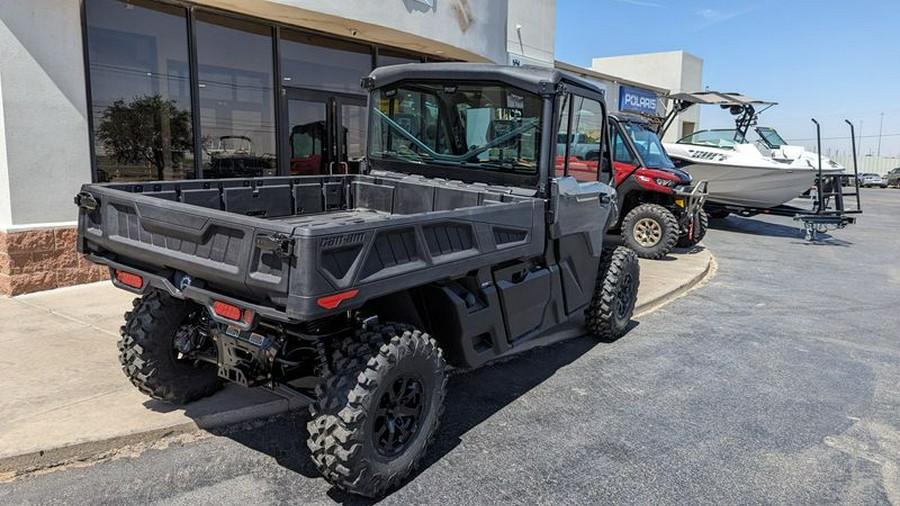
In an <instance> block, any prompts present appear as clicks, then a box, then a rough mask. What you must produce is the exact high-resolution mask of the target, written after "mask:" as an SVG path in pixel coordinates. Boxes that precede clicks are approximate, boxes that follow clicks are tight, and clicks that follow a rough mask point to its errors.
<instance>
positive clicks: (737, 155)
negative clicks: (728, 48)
mask: <svg viewBox="0 0 900 506" xmlns="http://www.w3.org/2000/svg"><path fill="white" fill-rule="evenodd" d="M668 98H669V99H670V100H671V102H672V105H671V108H670V110H669V112H668V113H667V114H666V116H665V117H664V118H663V119H662V120H661V121H660V122H659V128H658V133H659V136H660V137H662V135H664V134H665V132H666V130H668V128H669V127H670V126H671V125H672V124H673V123H674V121H675V118H676V117H678V115H679V114H681V113H682V112H684V111H685V110H687V109H689V108H690V107H693V106H695V105H718V106H719V107H721V108H723V109H728V111H729V112H730V113H731V114H732V115H733V116H735V128H733V129H716V130H701V131H698V132H694V133H692V134H690V135H687V136H685V137H683V138H682V139H680V140H678V141H677V142H675V143H664V147H665V149H666V152H667V153H668V155H669V157H670V158H671V159H672V161H673V162H674V163H675V166H676V167H678V168H679V169H682V170H684V171H685V172H687V173H688V174H690V175H691V176H692V177H693V178H695V179H703V180H706V181H709V196H708V198H707V203H706V206H705V207H706V209H707V212H708V213H709V215H710V216H711V217H724V216H727V215H728V214H729V213H737V214H740V215H742V216H754V215H756V214H761V213H764V214H776V215H782V216H792V217H794V219H796V220H798V221H802V222H803V224H804V228H805V229H806V236H807V238H808V239H812V238H815V235H816V233H818V232H823V231H824V230H825V229H827V228H829V227H831V228H843V227H844V226H846V225H847V224H850V223H853V222H854V221H855V218H853V217H851V216H849V215H851V214H857V213H860V212H862V211H861V205H860V201H859V190H858V188H857V189H856V191H855V192H852V193H849V192H848V193H845V192H843V190H842V188H841V177H842V176H843V173H844V167H843V166H841V165H840V164H838V163H835V162H834V161H832V160H830V159H828V158H826V157H824V156H822V155H821V154H820V153H821V152H822V146H821V132H820V128H819V123H818V122H817V121H816V120H815V119H813V120H812V121H813V123H815V124H816V139H817V142H818V152H812V151H808V150H806V148H804V147H803V146H792V145H790V144H788V143H787V142H785V141H784V139H783V138H782V137H781V136H780V135H779V134H778V132H777V131H776V130H775V129H774V128H770V127H760V126H758V120H759V114H760V113H761V112H763V111H765V110H766V109H768V108H770V107H772V106H774V105H777V104H776V103H775V102H768V101H764V100H757V99H753V98H750V97H747V96H744V95H741V94H740V93H724V92H716V91H702V92H694V93H675V94H671V95H669V96H668ZM847 124H848V125H850V130H851V135H852V133H853V125H852V124H850V122H849V121H847ZM751 129H752V130H751ZM851 138H852V137H851ZM853 153H854V160H855V158H856V146H855V139H854V146H853ZM853 170H854V174H855V173H856V171H857V167H856V165H855V163H854V168H853ZM854 179H856V178H854ZM803 194H806V195H810V196H811V197H812V195H811V194H814V198H811V200H812V208H811V209H803V208H799V207H794V206H790V205H787V203H788V202H790V201H791V200H793V199H795V198H797V197H799V196H801V195H803ZM850 196H855V197H856V206H855V209H849V208H848V207H847V206H846V205H845V200H844V197H850Z"/></svg>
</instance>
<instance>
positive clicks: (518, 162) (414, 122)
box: [369, 81, 542, 175]
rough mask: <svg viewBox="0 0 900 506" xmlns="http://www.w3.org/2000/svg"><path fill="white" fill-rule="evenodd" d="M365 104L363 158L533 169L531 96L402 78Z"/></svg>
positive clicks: (535, 108) (536, 100) (534, 102)
mask: <svg viewBox="0 0 900 506" xmlns="http://www.w3.org/2000/svg"><path fill="white" fill-rule="evenodd" d="M369 103H370V104H371V105H372V107H371V110H370V111H369V115H370V117H371V127H370V135H369V142H370V147H371V149H370V150H369V160H374V161H380V162H391V163H395V162H411V163H414V164H423V163H432V164H436V165H449V166H455V167H465V168H467V169H473V170H474V169H487V170H499V171H506V172H511V173H512V172H515V173H520V174H527V175H534V174H536V173H537V162H538V160H539V148H540V146H539V139H540V127H541V125H540V116H541V104H542V102H541V98H540V97H539V96H538V95H536V94H533V93H529V92H527V91H524V90H520V89H518V88H514V87H512V86H505V85H499V84H498V85H495V84H473V83H454V82H444V83H434V82H428V81H425V82H406V83H404V84H403V85H401V86H400V87H398V88H394V89H380V90H376V91H375V92H374V94H373V96H372V98H371V99H370V101H369ZM451 129H454V130H455V133H456V134H457V135H452V136H451V135H449V132H450V131H451Z"/></svg>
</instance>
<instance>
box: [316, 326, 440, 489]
mask: <svg viewBox="0 0 900 506" xmlns="http://www.w3.org/2000/svg"><path fill="white" fill-rule="evenodd" d="M334 362H335V363H334V366H333V370H332V371H330V372H329V373H327V374H326V377H325V378H324V381H323V383H322V385H321V386H320V387H319V388H318V389H317V392H316V393H317V401H316V402H315V403H314V404H313V405H312V406H310V412H311V414H312V420H311V421H310V422H309V424H308V425H307V428H308V430H309V440H308V441H307V446H309V449H310V452H311V456H312V460H313V463H314V464H315V465H316V467H317V468H318V470H319V472H320V473H322V475H323V476H324V477H325V478H326V479H328V481H330V482H331V483H333V484H334V485H337V486H338V487H340V488H342V489H344V490H347V491H348V492H352V493H355V494H359V495H363V496H368V497H378V496H381V495H383V494H385V493H386V492H388V491H390V490H391V489H393V488H395V487H397V486H398V485H400V484H401V483H402V482H403V480H404V479H406V477H407V476H409V474H410V473H411V472H412V471H413V470H414V469H415V468H416V466H417V465H418V463H419V461H420V460H421V459H422V457H423V456H424V455H425V451H426V450H427V448H428V446H429V444H430V443H431V441H432V439H433V438H434V432H435V430H436V429H437V426H438V423H439V421H440V416H441V413H442V412H443V409H444V408H443V406H444V396H445V392H446V384H447V376H446V372H445V371H444V369H445V366H446V364H445V362H444V358H443V353H442V351H441V349H440V348H439V347H438V345H437V343H436V342H435V340H434V339H432V338H431V337H429V336H428V334H424V333H422V332H420V331H418V330H413V329H410V328H409V327H406V326H392V325H385V326H382V327H380V328H379V329H377V330H375V331H372V332H366V333H363V334H362V335H360V336H355V337H352V338H348V339H347V340H345V342H344V343H343V344H342V345H341V347H340V350H339V351H337V352H336V353H335V361H334Z"/></svg>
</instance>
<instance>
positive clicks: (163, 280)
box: [87, 254, 294, 330]
mask: <svg viewBox="0 0 900 506" xmlns="http://www.w3.org/2000/svg"><path fill="white" fill-rule="evenodd" d="M87 258H88V260H90V261H91V262H94V263H96V264H100V265H105V266H106V267H107V268H109V277H110V279H111V280H112V283H113V285H114V286H116V287H117V288H121V289H123V290H127V291H129V292H131V293H134V294H137V295H143V294H145V293H147V291H149V290H150V289H157V290H162V291H164V292H166V293H168V294H169V295H171V296H172V297H175V298H176V299H184V300H191V301H194V302H196V303H198V304H201V305H203V306H205V307H206V308H207V310H208V311H209V315H210V317H211V318H212V319H213V320H215V321H217V322H219V323H222V324H225V325H230V326H232V327H237V328H239V329H241V330H250V329H251V328H252V327H253V324H252V323H251V324H248V323H244V322H238V321H233V320H229V319H226V318H222V317H220V316H218V315H216V313H215V312H214V311H213V308H212V305H213V302H215V301H221V302H226V303H228V304H232V305H235V306H238V307H240V308H243V309H249V310H251V311H253V312H254V313H255V314H256V315H258V316H262V317H264V318H266V319H268V320H275V321H280V322H285V323H289V322H292V321H294V320H293V319H292V318H290V317H288V315H287V313H285V312H283V311H279V310H277V309H275V308H272V307H269V306H262V305H259V304H253V303H249V302H247V301H244V300H240V299H235V298H233V297H228V296H225V295H222V294H219V293H216V292H212V291H209V290H206V289H204V288H202V287H198V286H192V285H190V284H184V283H183V284H182V285H183V286H176V285H175V284H174V283H173V282H172V281H171V280H170V279H169V278H167V277H165V276H161V275H159V274H154V273H150V272H147V271H145V270H142V269H137V268H135V267H132V266H130V265H124V264H120V263H118V262H114V261H112V260H109V259H108V258H105V257H103V256H100V255H95V254H89V255H87ZM116 270H121V271H126V272H129V273H132V274H136V275H138V276H141V278H143V280H144V282H143V285H142V286H141V288H133V287H131V286H128V285H126V284H124V283H122V282H120V281H119V280H118V279H116V276H115V271H116Z"/></svg>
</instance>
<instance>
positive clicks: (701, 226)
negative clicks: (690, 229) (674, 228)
mask: <svg viewBox="0 0 900 506" xmlns="http://www.w3.org/2000/svg"><path fill="white" fill-rule="evenodd" d="M697 218H698V220H697V223H696V225H695V228H694V237H691V238H689V237H688V234H687V232H685V233H684V234H682V235H681V237H679V238H678V247H679V248H690V247H693V246H696V245H697V244H699V243H700V241H702V240H703V238H704V237H706V229H707V228H709V216H708V215H707V214H706V211H704V210H703V209H701V210H700V212H699V214H698V215H697Z"/></svg>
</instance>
